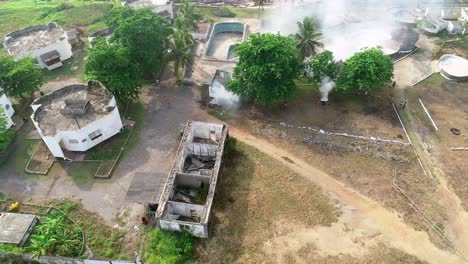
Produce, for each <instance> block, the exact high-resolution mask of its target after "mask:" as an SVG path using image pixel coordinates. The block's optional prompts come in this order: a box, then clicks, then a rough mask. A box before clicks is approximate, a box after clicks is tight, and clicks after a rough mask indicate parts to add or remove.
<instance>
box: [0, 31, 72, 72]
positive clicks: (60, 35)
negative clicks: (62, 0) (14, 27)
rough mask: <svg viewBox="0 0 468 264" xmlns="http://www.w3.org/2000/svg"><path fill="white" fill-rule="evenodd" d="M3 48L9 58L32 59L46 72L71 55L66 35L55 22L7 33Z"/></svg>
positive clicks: (70, 47) (60, 64)
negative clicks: (45, 69)
mask: <svg viewBox="0 0 468 264" xmlns="http://www.w3.org/2000/svg"><path fill="white" fill-rule="evenodd" d="M3 46H4V47H5V49H6V51H7V52H8V54H10V55H11V56H14V57H15V58H18V59H20V58H24V57H32V58H34V59H37V62H38V63H39V65H40V67H41V68H47V69H48V70H53V69H56V68H58V67H60V66H62V65H63V63H62V62H63V61H64V60H67V59H69V58H70V57H71V56H72V55H73V53H72V46H71V44H70V42H69V41H68V35H67V33H66V32H65V31H64V30H63V29H62V28H61V27H59V26H58V25H57V23H55V22H52V23H49V24H48V25H37V26H32V27H28V28H25V29H21V30H18V31H14V32H11V33H8V34H7V35H6V36H5V42H4V43H3Z"/></svg>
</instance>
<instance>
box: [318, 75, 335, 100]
mask: <svg viewBox="0 0 468 264" xmlns="http://www.w3.org/2000/svg"><path fill="white" fill-rule="evenodd" d="M335 86H336V83H335V82H334V81H333V80H332V79H331V78H330V77H328V76H325V77H323V78H322V80H321V82H320V96H321V97H320V101H322V102H328V95H329V94H330V93H331V91H333V89H335Z"/></svg>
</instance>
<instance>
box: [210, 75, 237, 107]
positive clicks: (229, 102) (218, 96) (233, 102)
mask: <svg viewBox="0 0 468 264" xmlns="http://www.w3.org/2000/svg"><path fill="white" fill-rule="evenodd" d="M209 89H210V90H209V92H210V97H211V98H213V99H212V100H211V102H210V103H211V104H215V105H219V106H222V107H223V108H225V109H228V110H232V109H237V108H238V107H239V96H238V95H236V94H234V93H232V92H231V91H228V90H227V89H226V87H225V86H224V85H223V84H222V83H221V82H219V81H218V79H217V78H215V79H214V80H213V83H212V84H211V86H210V88H209Z"/></svg>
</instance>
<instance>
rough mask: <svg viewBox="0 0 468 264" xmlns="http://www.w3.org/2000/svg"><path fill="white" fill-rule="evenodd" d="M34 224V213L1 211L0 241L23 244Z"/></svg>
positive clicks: (35, 219) (35, 220)
mask: <svg viewBox="0 0 468 264" xmlns="http://www.w3.org/2000/svg"><path fill="white" fill-rule="evenodd" d="M36 224H37V217H36V216H35V215H30V214H17V213H5V212H1V213H0V243H8V244H15V245H19V246H22V245H24V243H25V242H26V241H27V240H28V239H29V237H30V236H31V233H32V231H33V230H34V227H35V226H36Z"/></svg>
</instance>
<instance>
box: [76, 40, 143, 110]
mask: <svg viewBox="0 0 468 264" xmlns="http://www.w3.org/2000/svg"><path fill="white" fill-rule="evenodd" d="M85 73H86V74H87V75H88V77H89V78H90V79H96V80H99V81H100V82H102V83H103V84H104V85H105V86H106V87H107V88H108V89H109V90H110V91H111V92H112V93H113V94H114V95H115V97H116V98H118V99H119V100H123V101H126V100H129V99H136V98H138V95H139V93H140V86H141V82H140V69H139V67H138V65H137V64H135V63H134V62H132V59H131V55H130V52H129V50H128V48H126V47H124V46H123V45H122V44H120V43H114V44H107V43H106V41H105V40H104V39H103V38H96V42H95V44H94V46H93V48H92V49H91V53H90V54H89V58H88V62H87V63H86V66H85Z"/></svg>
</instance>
